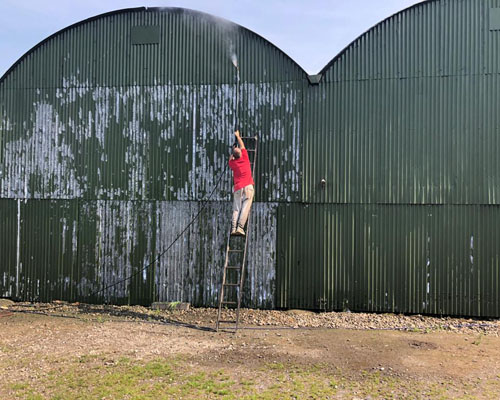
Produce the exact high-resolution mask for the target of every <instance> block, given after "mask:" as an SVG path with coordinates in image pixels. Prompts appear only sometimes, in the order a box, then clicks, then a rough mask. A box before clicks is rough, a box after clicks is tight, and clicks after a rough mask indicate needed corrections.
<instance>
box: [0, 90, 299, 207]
mask: <svg viewBox="0 0 500 400" xmlns="http://www.w3.org/2000/svg"><path fill="white" fill-rule="evenodd" d="M302 87H303V84H302V82H291V83H286V84H285V83H266V84H253V83H245V84H242V85H241V88H240V92H241V93H240V96H239V98H240V102H241V106H240V109H241V110H242V111H241V112H240V118H241V121H242V124H243V126H244V127H245V131H244V133H245V134H248V135H252V136H253V135H257V136H258V137H259V142H260V144H261V146H260V147H261V149H260V150H261V151H259V159H258V163H257V173H258V175H260V176H262V179H258V180H257V199H258V200H265V201H287V200H288V201H291V200H300V196H301V190H300V177H299V172H300V146H301V130H300V127H301V116H302ZM6 92H7V95H6V96H7V97H8V101H9V103H8V105H7V107H6V111H5V116H4V120H3V121H4V126H3V127H2V137H3V139H2V140H3V143H2V145H3V146H2V147H3V149H2V160H3V163H2V165H1V166H0V195H1V196H2V197H4V198H44V199H47V198H50V199H75V198H85V199H121V200H127V199H129V200H200V199H202V198H204V197H205V196H206V195H207V194H208V193H210V192H211V190H212V188H213V187H214V185H215V183H216V181H217V177H218V175H219V174H220V172H221V171H222V170H223V169H224V168H225V167H226V164H227V158H228V149H229V146H230V144H231V143H232V140H234V139H232V138H231V137H230V134H231V132H232V128H233V126H234V115H233V113H234V110H235V104H234V101H235V93H234V90H233V88H231V87H230V86H229V85H220V86H209V85H204V86H198V87H195V86H178V85H165V86H150V87H140V86H132V87H122V88H113V87H112V88H108V87H97V88H80V89H71V88H57V89H26V90H15V92H14V91H6ZM9 92H10V93H12V97H9V96H8V93H9ZM230 139H231V140H230ZM230 190H231V188H230V186H229V185H223V186H222V187H221V188H220V189H219V190H218V192H217V193H216V194H215V195H214V197H213V198H214V199H218V200H225V199H227V198H228V195H229V192H230Z"/></svg>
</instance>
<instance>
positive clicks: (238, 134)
mask: <svg viewBox="0 0 500 400" xmlns="http://www.w3.org/2000/svg"><path fill="white" fill-rule="evenodd" d="M234 136H235V137H236V140H237V141H238V144H239V145H240V149H244V148H245V143H243V140H241V136H240V131H238V130H236V131H235V132H234Z"/></svg>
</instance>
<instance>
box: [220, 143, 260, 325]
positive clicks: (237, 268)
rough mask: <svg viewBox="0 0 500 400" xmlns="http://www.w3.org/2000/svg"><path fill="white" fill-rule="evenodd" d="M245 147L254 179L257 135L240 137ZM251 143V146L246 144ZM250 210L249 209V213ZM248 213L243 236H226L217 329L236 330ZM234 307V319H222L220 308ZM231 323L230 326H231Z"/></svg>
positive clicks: (242, 280)
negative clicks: (222, 325) (222, 326)
mask: <svg viewBox="0 0 500 400" xmlns="http://www.w3.org/2000/svg"><path fill="white" fill-rule="evenodd" d="M241 139H242V140H243V142H244V143H245V148H246V150H247V152H248V158H249V159H250V169H251V170H252V177H253V179H254V180H255V163H256V161H257V136H255V137H242V138H241ZM247 144H248V145H250V144H252V146H251V147H250V146H247ZM251 212H252V211H251V210H250V213H251ZM250 213H249V214H248V220H247V224H246V229H245V232H246V235H245V236H231V228H230V229H229V235H228V238H227V246H226V257H225V261H224V272H223V275H222V284H221V289H220V291H219V312H218V313H217V324H216V327H215V330H216V331H218V330H219V328H220V327H221V324H224V325H225V326H224V329H234V331H235V332H236V331H237V330H238V323H239V320H240V307H241V297H242V294H243V282H244V276H245V262H246V259H247V248H248V236H249V235H250ZM223 308H225V309H227V308H232V309H236V319H235V320H223V319H221V316H222V309H223ZM231 325H232V326H231Z"/></svg>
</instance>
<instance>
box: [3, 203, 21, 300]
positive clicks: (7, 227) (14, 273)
mask: <svg viewBox="0 0 500 400" xmlns="http://www.w3.org/2000/svg"><path fill="white" fill-rule="evenodd" d="M20 208H21V204H20V201H19V200H6V199H0V238H1V240H0V297H14V298H15V297H16V296H17V295H18V291H17V290H16V289H17V282H18V281H19V268H18V265H19V262H18V261H19V255H20V236H19V230H20V229H19V228H20V224H21V214H20Z"/></svg>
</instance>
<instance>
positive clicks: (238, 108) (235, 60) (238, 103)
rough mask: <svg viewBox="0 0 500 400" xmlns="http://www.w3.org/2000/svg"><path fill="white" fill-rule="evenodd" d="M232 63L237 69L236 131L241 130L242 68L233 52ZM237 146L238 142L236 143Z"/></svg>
mask: <svg viewBox="0 0 500 400" xmlns="http://www.w3.org/2000/svg"><path fill="white" fill-rule="evenodd" d="M231 62H232V63H233V65H234V67H235V68H236V107H235V108H236V110H235V114H234V130H235V131H236V130H239V128H240V127H239V120H238V116H239V113H240V68H239V66H238V58H237V57H236V53H234V52H232V54H231ZM235 145H236V142H235Z"/></svg>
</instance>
